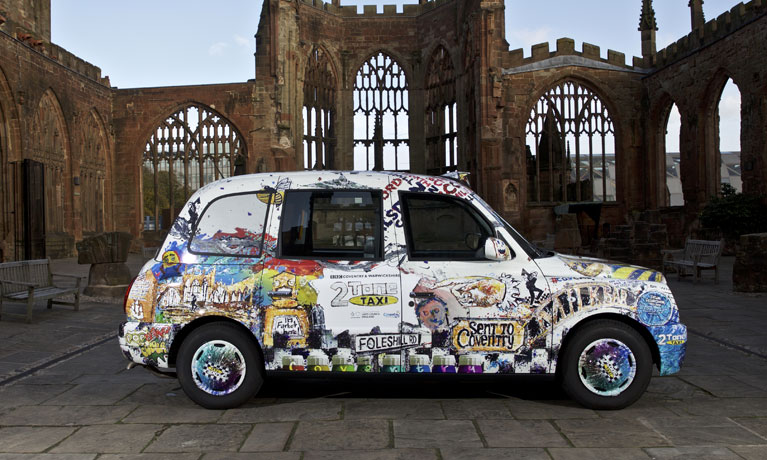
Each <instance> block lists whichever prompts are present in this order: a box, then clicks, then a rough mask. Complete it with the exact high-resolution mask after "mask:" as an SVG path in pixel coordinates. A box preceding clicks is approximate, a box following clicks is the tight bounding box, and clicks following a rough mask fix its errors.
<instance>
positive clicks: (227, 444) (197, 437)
mask: <svg viewBox="0 0 767 460" xmlns="http://www.w3.org/2000/svg"><path fill="white" fill-rule="evenodd" d="M251 428H252V427H251V426H250V425H225V424H219V425H212V424H206V425H176V426H171V427H170V428H168V429H167V430H165V431H164V432H162V434H160V435H159V436H158V437H157V439H155V440H154V441H152V443H151V444H150V445H149V446H148V447H147V448H146V449H144V452H170V453H173V452H236V451H237V450H238V449H239V448H240V446H241V445H242V443H243V442H244V441H245V438H246V437H247V436H248V433H249V432H250V430H251Z"/></svg>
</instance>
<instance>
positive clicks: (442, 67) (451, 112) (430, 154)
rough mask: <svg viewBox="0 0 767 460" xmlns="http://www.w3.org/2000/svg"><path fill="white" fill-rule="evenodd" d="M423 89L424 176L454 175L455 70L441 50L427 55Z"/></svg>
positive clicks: (455, 158)
mask: <svg viewBox="0 0 767 460" xmlns="http://www.w3.org/2000/svg"><path fill="white" fill-rule="evenodd" d="M425 89H426V101H425V107H426V152H427V162H428V163H427V164H428V166H427V167H428V172H429V174H443V173H445V172H447V171H454V170H455V169H456V168H457V166H458V123H457V122H458V120H457V115H456V101H455V70H454V69H453V62H452V60H451V59H450V54H448V52H447V50H446V49H445V48H444V47H443V46H439V47H438V48H437V49H436V50H434V53H432V55H431V59H430V61H429V66H428V70H427V72H426V87H425Z"/></svg>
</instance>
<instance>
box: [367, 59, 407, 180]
mask: <svg viewBox="0 0 767 460" xmlns="http://www.w3.org/2000/svg"><path fill="white" fill-rule="evenodd" d="M408 106H409V101H408V82H407V77H406V75H405V71H404V70H403V69H402V67H401V66H400V64H399V63H398V62H397V61H396V60H394V59H393V58H392V57H391V56H389V55H387V54H385V53H383V52H380V53H378V54H376V55H374V56H371V57H370V58H369V59H368V60H367V61H365V63H363V64H362V65H361V66H360V68H359V70H357V75H356V78H355V80H354V169H357V170H370V169H373V170H397V171H407V170H409V169H410V147H409V144H410V143H409V139H408V132H409V130H408V121H409V120H408V114H409V111H408Z"/></svg>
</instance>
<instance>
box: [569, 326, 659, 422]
mask: <svg viewBox="0 0 767 460" xmlns="http://www.w3.org/2000/svg"><path fill="white" fill-rule="evenodd" d="M575 333H576V336H575V337H573V338H572V340H571V341H570V342H569V343H568V344H567V348H566V349H565V350H564V354H563V356H562V362H561V364H562V376H561V377H562V386H563V388H564V390H565V392H566V393H567V394H568V395H569V396H570V397H571V398H572V399H574V400H575V401H576V402H578V403H580V404H581V405H583V406H585V407H588V408H590V409H622V408H624V407H626V406H629V405H631V404H633V403H634V402H636V400H637V399H639V398H640V397H641V396H642V394H643V393H644V391H645V390H646V389H647V385H648V384H649V383H650V377H651V376H652V366H653V363H652V354H651V353H650V348H649V347H648V345H647V342H646V341H645V340H644V338H642V336H641V335H640V334H639V332H637V331H636V330H634V329H633V328H632V327H631V326H628V325H626V324H624V323H621V322H618V321H612V320H597V321H594V322H592V323H589V324H588V325H586V326H584V327H583V328H582V329H580V330H578V331H576V332H575Z"/></svg>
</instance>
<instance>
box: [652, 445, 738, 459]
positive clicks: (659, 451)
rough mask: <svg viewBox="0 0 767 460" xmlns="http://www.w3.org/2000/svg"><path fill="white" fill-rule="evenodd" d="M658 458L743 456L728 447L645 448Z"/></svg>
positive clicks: (735, 457)
mask: <svg viewBox="0 0 767 460" xmlns="http://www.w3.org/2000/svg"><path fill="white" fill-rule="evenodd" d="M645 451H646V452H647V454H648V455H649V456H650V457H651V458H655V459H658V460H672V459H673V460H685V459H690V458H694V459H695V460H741V459H742V457H741V456H740V455H738V454H736V453H735V452H733V451H731V450H730V449H728V448H726V447H653V448H650V449H645Z"/></svg>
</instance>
